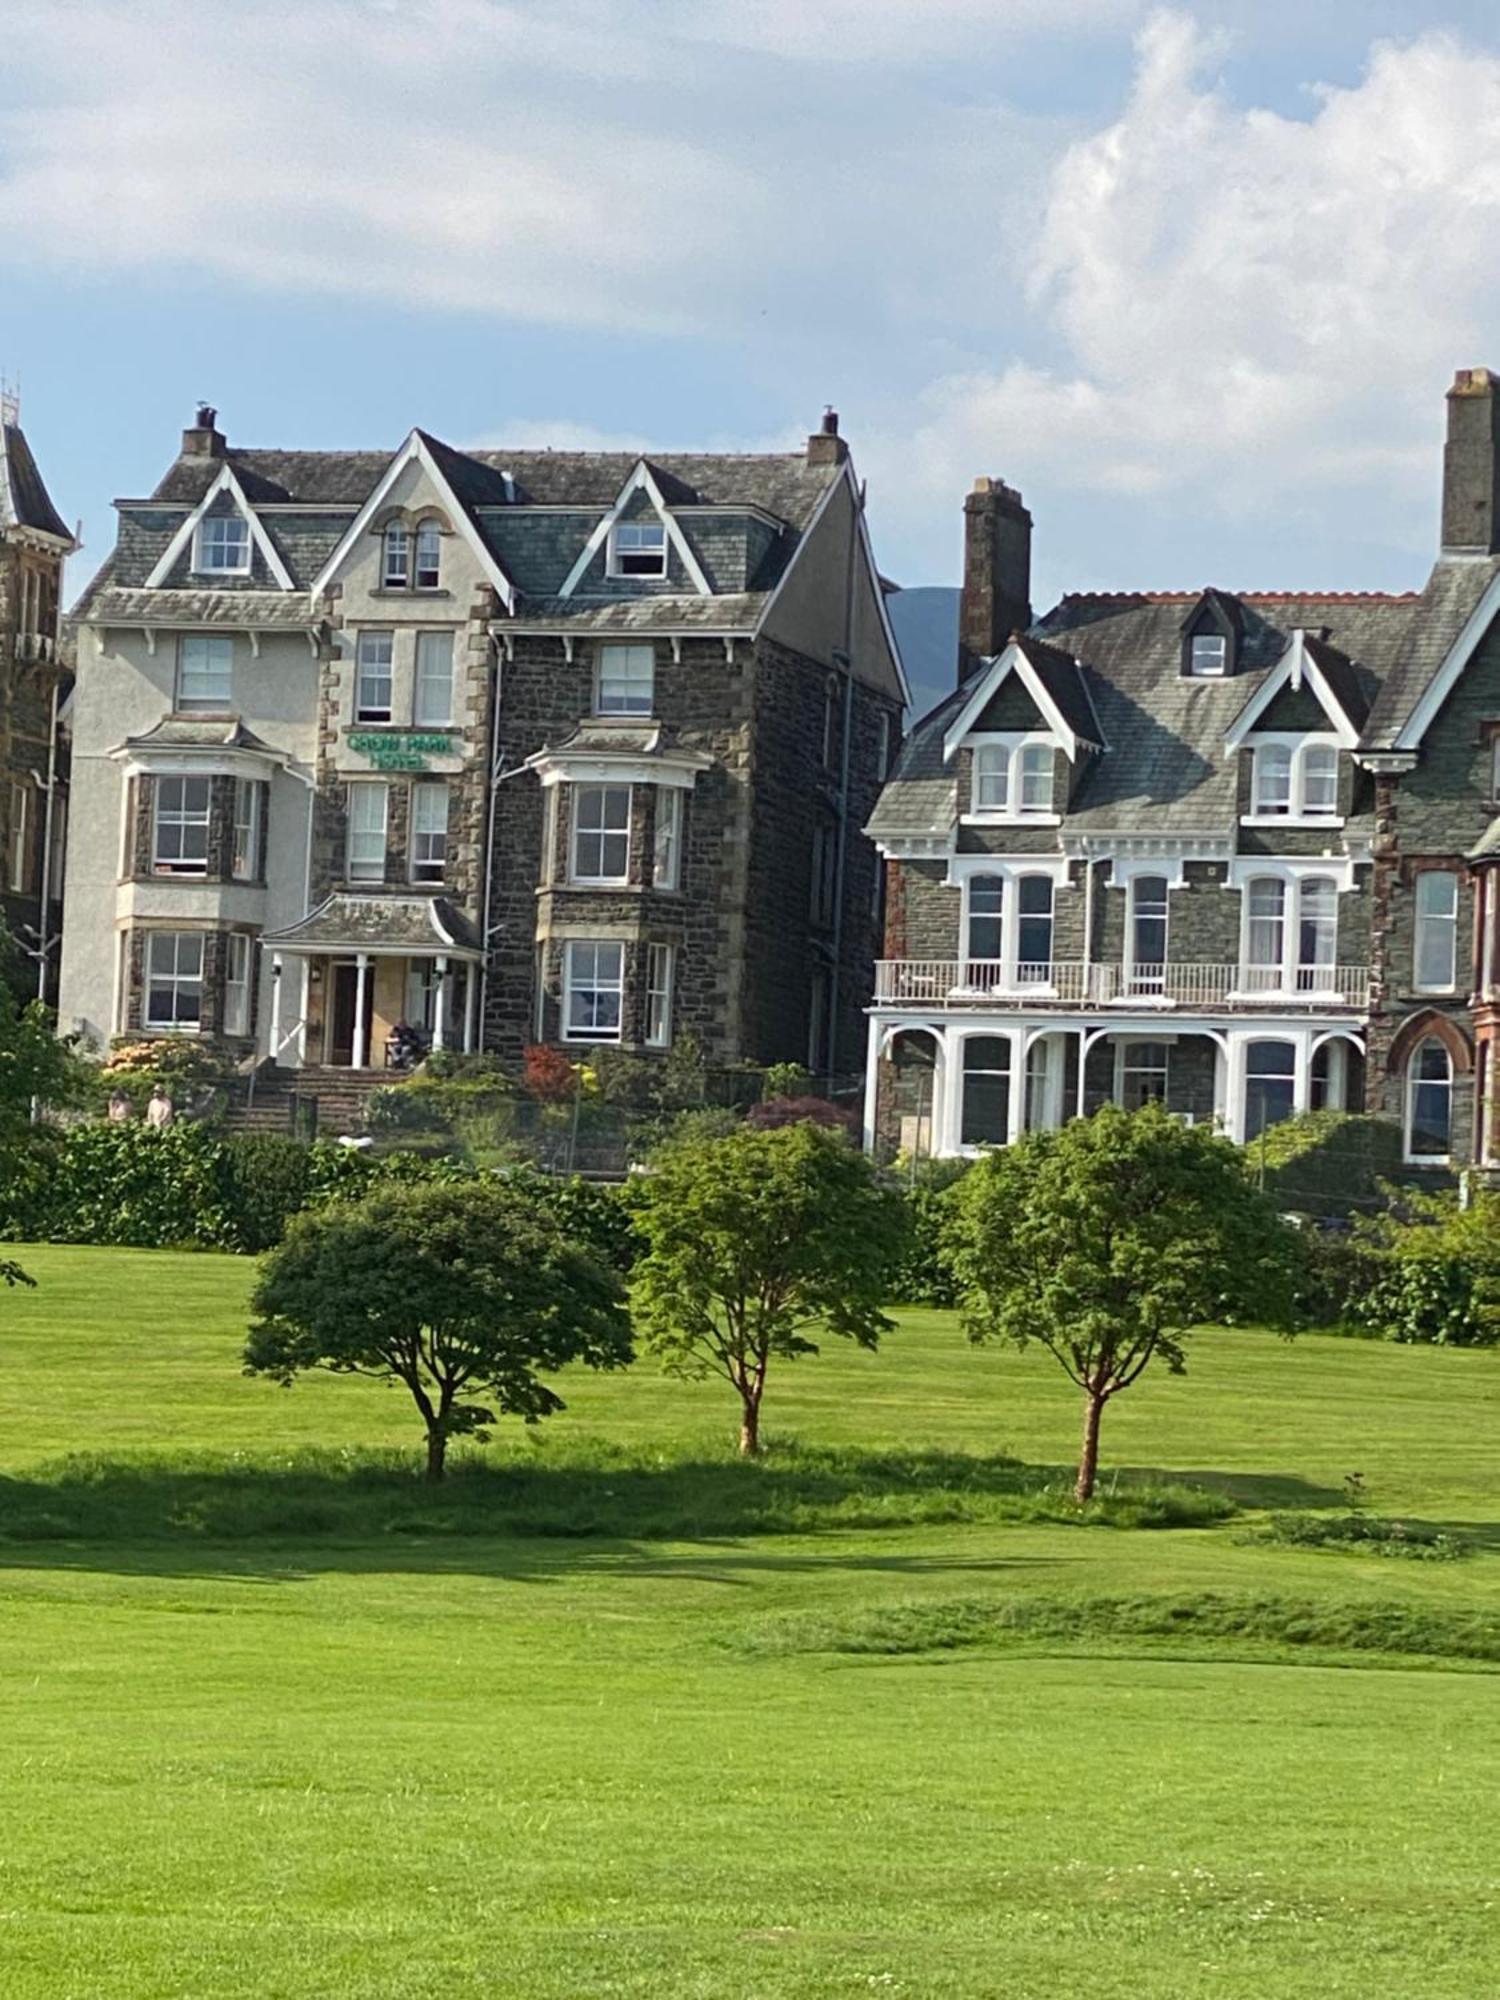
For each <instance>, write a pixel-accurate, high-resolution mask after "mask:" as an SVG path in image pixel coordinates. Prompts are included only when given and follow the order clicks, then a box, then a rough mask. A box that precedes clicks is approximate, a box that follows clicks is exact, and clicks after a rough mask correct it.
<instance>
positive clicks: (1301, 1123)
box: [1246, 1111, 1402, 1216]
mask: <svg viewBox="0 0 1500 2000" xmlns="http://www.w3.org/2000/svg"><path fill="white" fill-rule="evenodd" d="M1246 1152H1247V1156H1248V1158H1249V1160H1250V1163H1251V1166H1252V1168H1253V1169H1254V1172H1255V1175H1256V1178H1257V1179H1258V1180H1259V1181H1260V1182H1261V1185H1262V1186H1263V1187H1264V1188H1265V1191H1266V1193H1267V1194H1269V1195H1271V1196H1273V1197H1274V1198H1275V1200H1276V1202H1277V1204H1278V1205H1279V1206H1280V1207H1281V1208H1284V1209H1295V1210H1297V1211H1298V1212H1300V1213H1301V1214H1304V1215H1317V1216H1337V1215H1351V1214H1357V1213H1359V1212H1360V1211H1362V1210H1370V1209H1375V1208H1378V1207H1379V1206H1380V1201H1381V1188H1382V1186H1383V1185H1384V1184H1385V1183H1386V1182H1388V1181H1390V1180H1393V1179H1394V1178H1395V1177H1396V1176H1398V1175H1399V1174H1400V1173H1401V1171H1402V1163H1401V1126H1400V1123H1399V1121H1398V1120H1396V1119H1394V1118H1379V1117H1375V1116H1372V1115H1370V1114H1368V1113H1365V1112H1358V1111H1303V1112H1299V1113H1298V1114H1297V1116H1295V1117H1293V1118H1283V1119H1282V1120H1280V1121H1279V1123H1277V1124H1275V1125H1268V1126H1267V1127H1266V1128H1265V1130H1264V1131H1263V1132H1262V1133H1261V1134H1260V1136H1259V1137H1258V1138H1257V1139H1255V1140H1253V1141H1252V1142H1251V1144H1250V1145H1249V1146H1248V1147H1247V1149H1246Z"/></svg>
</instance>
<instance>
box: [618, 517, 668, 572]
mask: <svg viewBox="0 0 1500 2000" xmlns="http://www.w3.org/2000/svg"><path fill="white" fill-rule="evenodd" d="M610 549H611V554H612V557H613V561H612V563H611V567H612V569H613V570H614V573H615V575H616V576H665V575H666V573H667V531H666V528H665V526H664V525H663V523H662V522H660V521H622V522H620V523H619V524H618V525H617V526H616V528H615V530H614V533H613V534H612V535H611V537H610Z"/></svg>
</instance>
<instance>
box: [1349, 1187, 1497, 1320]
mask: <svg viewBox="0 0 1500 2000" xmlns="http://www.w3.org/2000/svg"><path fill="white" fill-rule="evenodd" d="M1363 1235H1364V1239H1365V1241H1366V1242H1367V1243H1368V1244H1369V1245H1370V1246H1371V1249H1372V1252H1373V1254H1374V1257H1375V1259H1376V1271H1377V1275H1376V1278H1375V1281H1374V1283H1373V1284H1372V1285H1371V1286H1370V1287H1369V1289H1368V1290H1367V1291H1366V1292H1365V1293H1364V1294H1363V1296H1361V1297H1360V1298H1359V1299H1357V1300H1356V1301H1355V1304H1354V1308H1353V1317H1354V1318H1355V1319H1356V1320H1357V1321H1358V1322H1360V1323H1361V1324H1362V1325H1364V1326H1366V1327H1368V1328H1369V1329H1370V1330H1371V1331H1372V1332H1373V1333H1375V1334H1377V1335H1378V1336H1379V1337H1380V1338H1381V1339H1383V1340H1395V1341H1400V1342H1402V1343H1403V1344H1406V1345H1412V1346H1434V1347H1493V1346H1494V1345H1495V1344H1496V1342H1497V1341H1500V1195H1494V1194H1489V1193H1481V1194H1478V1195H1476V1196H1475V1198H1474V1201H1473V1203H1472V1205H1471V1206H1470V1207H1469V1208H1467V1209H1460V1208H1459V1206H1458V1203H1457V1200H1456V1198H1455V1197H1454V1196H1453V1195H1451V1194H1411V1195H1405V1196H1403V1197H1402V1200H1401V1206H1400V1207H1399V1208H1394V1207H1393V1208H1392V1209H1391V1210H1390V1211H1389V1212H1388V1213H1387V1214H1385V1215H1383V1216H1381V1217H1379V1218H1377V1219H1376V1220H1375V1221H1374V1222H1372V1223H1370V1224H1369V1225H1367V1226H1366V1228H1365V1230H1364V1232H1363Z"/></svg>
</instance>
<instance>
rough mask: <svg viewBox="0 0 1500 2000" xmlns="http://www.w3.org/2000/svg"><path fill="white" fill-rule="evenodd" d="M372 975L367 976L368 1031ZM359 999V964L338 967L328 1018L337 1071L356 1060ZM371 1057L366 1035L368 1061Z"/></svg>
mask: <svg viewBox="0 0 1500 2000" xmlns="http://www.w3.org/2000/svg"><path fill="white" fill-rule="evenodd" d="M371 983H372V982H371V980H370V977H369V975H368V974H366V977H365V1025H366V1029H367V1030H368V1027H369V1014H370V986H371ZM358 1000H359V967H358V966H357V965H336V966H334V968H333V1004H332V1006H331V1007H330V1009H329V1015H328V1060H329V1062H331V1063H332V1064H333V1065H334V1067H335V1068H336V1069H348V1068H349V1067H350V1065H351V1064H352V1063H353V1061H354V1010H355V1007H356V1005H357V1003H358ZM369 1060H370V1056H369V1035H368V1032H367V1033H366V1036H365V1061H366V1062H368V1061H369Z"/></svg>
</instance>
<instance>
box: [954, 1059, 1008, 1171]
mask: <svg viewBox="0 0 1500 2000" xmlns="http://www.w3.org/2000/svg"><path fill="white" fill-rule="evenodd" d="M963 1093H964V1094H963V1105H962V1111H963V1117H962V1120H961V1123H960V1126H959V1140H960V1143H961V1144H963V1145H965V1146H1003V1145H1004V1144H1005V1142H1006V1140H1007V1139H1008V1138H1009V1137H1010V1037H1009V1036H1008V1035H969V1036H967V1037H966V1038H965V1041H964V1080H963Z"/></svg>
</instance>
